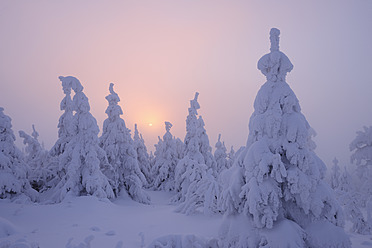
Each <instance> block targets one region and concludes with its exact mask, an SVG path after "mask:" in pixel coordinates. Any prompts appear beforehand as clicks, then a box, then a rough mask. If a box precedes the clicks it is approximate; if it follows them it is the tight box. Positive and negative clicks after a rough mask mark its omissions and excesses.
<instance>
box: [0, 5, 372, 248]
mask: <svg viewBox="0 0 372 248" xmlns="http://www.w3.org/2000/svg"><path fill="white" fill-rule="evenodd" d="M371 6H372V5H371ZM371 10H372V9H371ZM1 11H2V9H1V5H0V13H1ZM0 27H1V26H0ZM287 32H288V31H286V32H283V30H282V31H281V30H280V29H279V28H276V27H271V28H269V29H267V30H266V35H265V37H264V39H263V40H265V46H266V47H267V49H266V54H264V53H263V54H261V55H260V56H261V57H258V58H256V67H255V68H256V69H258V72H259V73H260V74H261V76H260V78H261V82H257V83H258V84H257V85H258V87H257V88H256V89H254V90H253V91H254V92H255V95H254V97H253V98H252V99H251V103H252V106H251V108H252V112H251V113H250V114H249V115H248V116H244V117H240V118H243V119H246V120H247V125H248V129H247V135H245V137H243V138H244V140H245V143H244V145H242V146H240V145H239V144H234V145H233V146H231V145H229V146H228V145H227V144H226V142H225V139H229V138H231V137H229V136H231V135H225V134H224V132H220V133H219V134H218V135H217V137H214V138H213V139H212V138H211V136H210V135H209V131H208V130H209V129H208V128H209V127H213V126H218V125H219V124H220V123H223V121H222V120H221V122H214V123H208V122H207V120H206V119H204V117H203V115H202V114H201V113H204V112H203V104H201V103H202V99H203V97H204V95H207V94H213V89H212V88H211V89H210V90H207V91H204V90H202V91H199V90H198V88H195V90H194V91H193V92H192V94H190V95H188V96H187V98H188V101H187V108H186V109H185V112H182V113H185V115H184V117H183V121H184V122H185V126H184V127H185V128H184V129H185V130H184V136H183V137H181V136H179V135H176V134H175V133H177V134H178V131H176V132H174V131H173V130H178V128H179V127H177V129H176V125H175V123H178V122H176V121H172V120H173V117H170V118H167V119H162V120H161V121H158V122H160V123H161V133H156V136H157V140H156V142H154V143H155V144H154V146H153V147H151V145H149V144H148V141H147V140H146V137H148V136H149V133H151V131H149V130H150V128H151V127H152V126H153V125H157V123H156V122H155V119H153V120H152V121H151V122H150V123H145V124H148V125H146V128H145V125H144V121H143V120H141V119H140V120H138V123H134V125H131V124H132V123H131V124H128V119H129V118H130V117H129V116H128V112H127V111H126V109H127V108H130V106H127V104H126V100H125V98H123V97H122V94H121V92H123V91H121V90H120V89H121V88H120V83H115V82H114V83H105V88H106V90H105V92H106V93H105V97H104V100H105V110H104V114H105V118H104V120H103V121H102V123H100V121H99V120H98V119H96V117H95V115H94V113H93V110H92V109H93V108H92V105H91V101H90V99H91V98H90V94H89V92H90V91H89V86H90V85H89V84H88V87H87V86H86V83H85V82H84V81H83V80H81V81H80V79H79V77H78V75H72V74H66V75H61V76H59V75H56V77H55V82H54V83H55V84H56V85H58V87H59V91H60V93H61V97H60V99H57V100H56V99H55V101H57V102H58V104H59V109H55V111H54V112H56V113H59V117H58V121H57V123H55V126H56V127H57V129H56V138H55V139H54V140H53V143H52V145H51V146H50V147H47V146H46V145H45V144H44V141H43V139H41V137H45V136H43V135H42V132H43V130H39V129H38V126H37V125H33V124H32V125H31V127H30V128H28V129H27V130H16V129H15V125H16V124H15V121H14V119H13V118H12V114H11V113H12V109H13V108H10V109H11V111H8V110H7V106H9V104H8V103H7V102H6V100H4V99H6V98H5V94H6V93H5V94H4V92H5V91H6V90H7V87H9V86H7V85H5V84H4V86H6V87H3V86H2V89H1V91H2V92H3V94H4V97H2V98H1V102H0V104H4V105H3V106H2V105H0V151H1V152H0V248H17V247H18V248H44V247H63V248H90V247H92V248H93V247H105V248H106V247H112V248H135V247H148V248H162V247H164V248H165V247H169V248H170V247H172V248H189V247H195V248H196V247H198V248H229V247H230V248H234V247H237V248H238V247H239V248H244V247H262V248H263V247H266V248H282V247H303V248H318V247H322V248H323V247H326V248H328V247H329V248H333V247H334V248H336V247H337V248H348V247H361V248H363V247H372V216H371V214H372V181H371V179H370V178H371V177H372V126H368V125H366V126H364V127H363V123H361V125H360V127H361V128H360V129H359V130H352V132H353V133H354V136H353V137H352V138H351V139H350V140H349V142H348V144H347V149H348V151H349V157H348V161H347V162H345V160H344V156H345V154H342V155H340V157H341V162H340V161H339V159H338V158H337V156H336V155H333V154H329V153H331V152H330V151H333V150H332V149H329V150H327V149H326V151H324V148H323V149H320V150H321V151H320V154H322V156H321V155H319V154H318V151H319V148H318V147H317V142H316V141H317V140H316V138H315V136H316V131H317V130H316V129H315V128H313V126H312V124H311V121H310V120H309V118H308V117H307V115H306V109H304V108H303V105H302V104H301V103H302V101H301V98H300V97H298V95H297V94H296V90H295V87H292V85H293V84H296V83H297V82H292V81H293V78H292V80H291V81H290V82H288V79H287V77H288V76H289V75H290V73H291V72H292V70H293V71H294V70H295V69H294V65H293V63H292V56H289V55H288V54H287V52H286V49H282V46H281V44H282V39H288V38H287ZM288 36H289V35H288ZM292 37H293V36H292ZM309 43H311V42H309ZM335 63H336V64H337V62H335ZM332 66H333V65H332ZM297 67H301V65H298V66H297V64H296V69H297ZM299 70H301V71H305V70H304V69H299ZM92 73H93V72H92ZM118 86H119V87H118ZM4 89H5V90H4ZM9 89H10V87H9ZM118 89H119V90H118ZM296 89H297V88H296ZM164 91H166V92H167V90H164ZM48 93H49V94H52V93H50V92H48ZM333 93H337V90H335V91H333ZM43 94H46V92H44V93H43ZM125 94H126V93H125ZM167 94H171V92H167ZM184 94H186V93H184ZM93 95H94V94H93ZM94 97H95V96H94ZM330 98H331V97H330ZM3 100H4V102H3ZM225 100H226V99H225ZM317 100H318V99H316V97H314V98H313V99H312V101H313V102H314V104H316V102H317ZM19 102H20V104H27V103H23V102H22V99H21V100H20V101H19ZM220 102H222V103H224V100H220ZM154 104H155V103H154ZM139 105H140V104H139ZM214 111H217V113H218V114H217V115H218V118H220V119H225V114H226V115H227V114H228V112H234V110H229V109H225V108H219V109H217V110H214ZM36 112H37V110H36ZM236 112H238V113H240V111H236ZM44 114H45V115H48V113H44ZM37 115H38V114H37V113H35V114H34V115H32V117H36V116H37ZM331 115H332V114H331ZM363 115H364V114H363ZM365 115H367V113H365ZM239 116H241V115H240V114H239ZM208 120H209V119H208ZM35 121H36V122H37V121H39V120H35ZM323 123H324V125H326V119H324V120H323ZM371 123H372V122H371ZM17 125H18V124H17ZM132 127H133V128H132ZM207 127H208V128H207ZM212 129H213V128H212ZM28 130H31V131H28ZM343 131H346V130H343ZM235 132H236V133H239V134H240V136H243V134H244V131H243V130H241V131H239V130H235ZM144 133H145V134H146V135H144ZM153 135H155V134H154V133H153ZM215 138H217V140H216V142H212V140H215ZM331 138H332V137H330V136H329V137H323V139H331ZM48 140H50V137H49V138H48ZM321 140H322V139H321ZM324 144H325V143H324ZM337 145H339V144H337ZM324 154H327V156H326V159H327V161H325V160H324V158H323V155H324ZM330 156H332V161H328V159H329V157H330Z"/></svg>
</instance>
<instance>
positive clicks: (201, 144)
mask: <svg viewBox="0 0 372 248" xmlns="http://www.w3.org/2000/svg"><path fill="white" fill-rule="evenodd" d="M198 95H199V93H196V94H195V98H194V99H193V100H191V101H190V108H189V115H188V116H187V118H186V137H185V156H184V157H183V158H182V159H181V160H180V161H179V162H178V164H177V166H176V171H175V179H176V180H175V189H176V192H177V194H176V195H175V196H174V197H173V199H172V201H173V202H176V203H180V204H181V205H180V206H179V208H178V211H179V212H182V213H187V214H191V213H193V212H196V211H202V212H206V211H207V210H206V209H209V210H208V212H209V211H211V212H218V210H216V209H217V206H216V205H215V204H214V201H212V200H209V199H210V198H213V197H214V198H215V200H216V201H218V199H217V198H218V197H217V195H219V193H215V190H218V189H219V187H214V186H212V185H215V184H214V183H212V182H211V181H210V180H211V177H210V176H207V171H208V174H210V175H212V179H213V180H215V181H216V179H215V177H216V174H217V170H216V162H215V160H214V157H213V155H212V153H211V147H210V146H209V139H208V136H207V134H206V131H205V129H204V122H203V119H202V118H200V117H199V118H197V114H198V113H197V110H198V109H199V108H200V105H199V103H198ZM207 182H209V186H211V187H213V190H212V189H211V188H210V187H208V186H206V187H205V186H202V185H206V184H207ZM208 194H214V195H213V196H211V195H208Z"/></svg>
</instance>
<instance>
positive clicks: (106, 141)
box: [99, 83, 150, 204]
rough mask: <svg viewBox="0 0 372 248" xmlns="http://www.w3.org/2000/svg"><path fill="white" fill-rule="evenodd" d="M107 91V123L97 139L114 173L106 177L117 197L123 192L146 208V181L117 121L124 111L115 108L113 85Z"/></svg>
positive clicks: (122, 123) (126, 133)
mask: <svg viewBox="0 0 372 248" xmlns="http://www.w3.org/2000/svg"><path fill="white" fill-rule="evenodd" d="M109 91H110V94H109V95H108V96H106V100H107V101H108V104H109V105H108V107H107V109H106V114H107V119H106V120H105V121H104V122H103V131H102V136H101V137H100V139H99V145H100V147H102V148H103V149H104V150H105V151H106V154H107V158H108V162H109V163H110V164H111V165H112V167H113V171H114V173H112V174H111V175H108V176H109V177H110V179H111V181H112V182H113V183H112V184H113V188H114V190H115V193H116V194H119V193H120V191H121V190H122V189H124V190H125V191H126V192H127V193H128V195H129V196H130V197H131V198H132V199H133V200H135V201H138V202H141V203H146V204H147V203H149V202H150V199H149V197H148V195H147V194H146V193H145V192H144V191H143V189H142V188H143V182H144V181H145V180H146V179H145V177H144V175H143V174H142V172H141V170H140V168H139V166H138V161H137V153H136V151H135V149H134V144H133V140H132V138H131V134H130V130H129V129H128V128H127V127H126V126H125V121H124V120H123V119H122V118H121V117H120V115H122V114H123V111H122V109H121V107H120V106H119V105H118V102H119V101H120V98H119V96H118V94H117V93H116V92H115V91H114V84H112V83H111V84H110V87H109Z"/></svg>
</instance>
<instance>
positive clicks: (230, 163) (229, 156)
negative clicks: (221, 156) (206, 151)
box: [227, 146, 235, 168]
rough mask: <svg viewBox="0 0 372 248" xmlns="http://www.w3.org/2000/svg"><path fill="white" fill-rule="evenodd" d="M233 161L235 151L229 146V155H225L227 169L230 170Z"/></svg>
mask: <svg viewBox="0 0 372 248" xmlns="http://www.w3.org/2000/svg"><path fill="white" fill-rule="evenodd" d="M234 161H235V150H234V147H233V146H231V149H230V151H229V153H228V154H227V164H228V165H227V166H228V168H231V166H232V165H233V164H234Z"/></svg>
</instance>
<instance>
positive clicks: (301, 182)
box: [221, 28, 350, 247]
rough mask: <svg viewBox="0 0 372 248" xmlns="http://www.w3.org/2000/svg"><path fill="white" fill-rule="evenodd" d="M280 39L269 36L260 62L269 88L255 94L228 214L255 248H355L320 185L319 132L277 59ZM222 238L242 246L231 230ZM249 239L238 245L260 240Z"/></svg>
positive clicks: (330, 195)
mask: <svg viewBox="0 0 372 248" xmlns="http://www.w3.org/2000/svg"><path fill="white" fill-rule="evenodd" d="M279 34H280V31H279V30H278V29H276V28H273V29H271V31H270V41H271V49H270V51H271V52H270V53H269V54H266V55H264V56H263V57H262V58H261V59H260V60H259V61H258V69H259V70H260V71H261V72H262V73H263V74H264V75H265V76H266V79H267V82H266V83H265V84H264V85H262V87H261V89H260V90H259V91H258V93H257V96H256V99H255V102H254V113H253V114H252V116H251V118H250V121H249V136H248V140H247V145H246V148H245V149H244V150H243V151H242V152H240V154H239V157H238V158H237V160H236V163H235V165H234V166H235V167H236V168H238V169H236V171H238V172H239V171H240V173H236V174H235V175H236V176H237V177H236V178H235V179H232V180H230V182H231V186H230V187H229V188H228V189H227V190H226V191H224V194H223V196H224V200H225V201H226V200H228V201H227V202H225V207H226V210H227V211H228V213H229V214H231V215H232V216H234V215H237V214H238V215H243V216H245V217H242V218H246V220H247V224H246V225H248V226H251V227H253V228H255V229H256V230H257V232H258V233H259V236H261V239H260V240H258V241H257V243H255V246H260V247H261V246H262V247H263V246H265V247H308V246H310V247H350V241H349V238H348V237H347V235H346V234H345V233H344V230H343V229H342V226H343V223H344V218H343V214H342V210H341V207H340V206H339V205H338V203H337V201H336V199H335V196H334V192H333V191H332V189H331V188H330V187H329V186H328V185H327V184H326V183H325V182H324V180H323V179H324V174H325V171H326V167H325V165H324V163H323V162H322V161H321V159H320V158H319V157H318V156H317V155H316V154H315V152H314V149H315V143H314V142H313V141H312V139H311V138H312V136H313V135H314V131H313V130H312V129H311V127H310V125H309V124H308V122H307V120H306V118H305V116H304V115H303V114H302V113H301V108H300V105H299V101H298V99H297V97H296V95H295V94H294V92H293V91H292V90H291V88H290V87H289V85H288V84H287V83H286V81H285V79H286V74H287V73H288V72H290V71H291V70H292V68H293V65H292V63H291V62H290V60H289V59H288V57H287V56H286V55H285V54H284V53H282V52H281V51H279ZM239 168H240V169H239ZM221 230H224V231H223V232H222V233H221V235H222V237H223V240H224V242H225V243H226V244H231V243H232V242H236V241H237V237H236V236H234V234H231V233H230V234H229V233H228V230H231V226H230V229H229V228H226V226H225V227H224V228H222V229H221ZM247 231H248V230H247ZM323 233H329V234H330V233H332V235H334V236H333V237H335V238H332V235H327V236H325V235H324V234H323ZM282 234H283V235H282ZM245 235H246V236H240V237H238V240H239V245H240V246H243V247H244V246H245V245H247V244H248V243H252V242H253V243H254V240H255V238H253V236H254V235H252V234H245ZM250 235H251V236H250ZM273 235H274V236H275V235H280V237H281V239H280V240H279V241H280V242H279V241H278V240H277V239H273ZM256 238H257V237H256ZM235 245H236V247H240V246H239V245H237V244H235ZM248 246H249V245H248ZM252 247H253V246H252Z"/></svg>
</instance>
